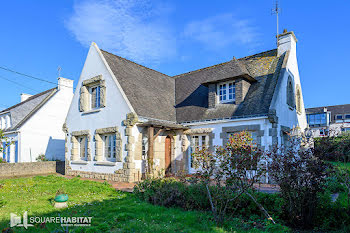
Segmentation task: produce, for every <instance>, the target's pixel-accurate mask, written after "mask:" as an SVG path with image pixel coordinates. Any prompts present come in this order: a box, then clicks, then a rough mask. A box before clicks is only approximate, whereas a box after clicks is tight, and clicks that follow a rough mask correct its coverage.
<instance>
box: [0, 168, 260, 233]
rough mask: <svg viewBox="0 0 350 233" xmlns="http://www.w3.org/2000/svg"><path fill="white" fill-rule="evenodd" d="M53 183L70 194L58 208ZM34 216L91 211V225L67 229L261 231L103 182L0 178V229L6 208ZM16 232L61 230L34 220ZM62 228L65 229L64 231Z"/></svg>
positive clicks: (6, 220)
mask: <svg viewBox="0 0 350 233" xmlns="http://www.w3.org/2000/svg"><path fill="white" fill-rule="evenodd" d="M58 189H63V190H65V191H66V193H68V195H69V201H68V206H69V207H68V208H66V209H63V210H57V209H55V208H54V207H53V198H54V196H55V194H56V192H57V190H58ZM24 211H28V216H29V217H33V216H39V217H58V216H60V217H70V216H76V217H92V224H91V226H90V227H76V226H75V227H69V229H68V231H69V232H227V231H229V232H230V231H232V232H233V231H236V232H263V231H261V230H259V229H255V228H251V227H247V226H246V225H244V224H242V222H241V221H240V220H238V219H236V221H232V222H230V223H229V225H225V226H224V227H223V228H219V227H216V226H215V224H214V222H213V221H212V219H211V217H210V215H209V214H208V213H203V212H196V211H184V210H180V209H174V208H165V207H160V206H153V205H151V204H148V203H146V202H141V201H139V200H138V199H136V197H134V195H133V194H129V193H123V192H119V191H115V190H114V189H113V188H112V187H111V186H110V185H109V184H108V183H98V182H94V181H86V180H84V181H83V180H80V179H79V178H73V179H67V178H64V177H60V176H55V175H51V176H36V177H30V178H17V179H5V180H0V230H2V229H4V228H7V227H9V221H10V213H16V214H17V215H20V216H22V215H23V212H24ZM13 230H14V231H15V232H65V230H67V229H66V228H62V227H61V226H60V224H55V223H47V224H44V225H38V224H37V225H35V226H34V227H28V230H25V229H24V228H23V227H14V228H13ZM68 231H66V232H68Z"/></svg>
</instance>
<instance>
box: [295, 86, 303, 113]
mask: <svg viewBox="0 0 350 233" xmlns="http://www.w3.org/2000/svg"><path fill="white" fill-rule="evenodd" d="M295 98H296V108H297V112H298V113H301V112H302V111H301V110H302V109H301V90H300V85H299V84H298V85H297V94H296V97H295Z"/></svg>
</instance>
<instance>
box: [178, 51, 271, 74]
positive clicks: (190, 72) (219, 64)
mask: <svg viewBox="0 0 350 233" xmlns="http://www.w3.org/2000/svg"><path fill="white" fill-rule="evenodd" d="M274 50H276V49H270V50H267V51H264V52H260V53H256V54H253V55H249V56H245V57H241V58H238V59H237V58H235V57H234V58H233V59H231V60H229V61H226V62H222V63H218V64H215V65H212V66H207V67H203V68H200V69H197V70H192V71H189V72H186V73H182V74H178V75H175V76H173V78H179V77H182V76H185V75H187V74H192V73H196V72H199V71H202V70H207V69H211V68H214V67H217V66H221V65H225V64H227V63H229V62H231V61H232V60H234V59H236V60H237V61H238V64H239V65H240V66H241V65H244V64H241V63H240V62H239V61H241V60H243V59H247V58H250V57H254V56H257V55H261V54H264V53H270V52H272V51H274ZM244 66H245V65H244ZM240 68H242V67H240ZM248 73H249V71H248Z"/></svg>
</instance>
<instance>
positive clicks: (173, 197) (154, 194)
mask: <svg viewBox="0 0 350 233" xmlns="http://www.w3.org/2000/svg"><path fill="white" fill-rule="evenodd" d="M209 188H210V191H211V193H215V192H218V191H216V190H215V189H217V188H218V187H217V186H210V187H209ZM221 188H222V189H224V187H221ZM220 192H222V191H220ZM134 193H135V195H136V196H137V197H138V198H140V199H141V200H143V201H147V202H150V203H152V204H154V205H161V206H166V207H180V208H182V209H185V210H201V211H211V206H210V202H209V199H208V195H207V189H206V185H205V184H204V183H195V184H188V183H183V182H180V181H177V180H175V179H174V178H163V179H160V178H155V179H149V180H145V181H143V182H141V183H139V184H138V185H136V186H135V188H134ZM254 196H255V197H256V199H257V200H258V202H259V203H261V204H262V205H264V206H267V207H268V211H270V212H271V213H273V216H274V217H276V219H281V215H282V211H281V205H282V203H283V199H282V198H281V197H280V196H279V194H267V193H259V192H256V193H254ZM226 214H227V217H240V218H243V219H246V220H249V219H251V218H257V219H259V220H260V221H263V219H264V216H263V215H262V213H261V211H260V210H259V209H258V208H257V206H256V204H255V202H254V201H252V199H251V198H250V197H249V196H248V195H246V194H242V195H241V196H240V197H238V198H237V199H235V200H234V201H233V202H230V203H229V205H228V206H227V211H226ZM255 220H256V219H255Z"/></svg>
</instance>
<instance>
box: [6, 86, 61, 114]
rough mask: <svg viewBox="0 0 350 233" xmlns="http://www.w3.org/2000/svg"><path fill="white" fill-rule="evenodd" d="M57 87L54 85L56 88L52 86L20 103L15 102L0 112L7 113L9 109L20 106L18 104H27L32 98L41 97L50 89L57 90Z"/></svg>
mask: <svg viewBox="0 0 350 233" xmlns="http://www.w3.org/2000/svg"><path fill="white" fill-rule="evenodd" d="M55 89H57V87H54V88H51V89H49V90H46V91H43V92H40V93H38V94H36V95H33V96H31V97H29V98H28V99H26V100H25V101H22V102H20V103H18V104H15V105H13V106H11V107H9V108H6V109H4V110H2V111H0V114H2V113H5V112H8V111H10V110H11V109H13V108H15V107H18V106H20V105H22V104H25V103H27V102H29V101H30V100H32V99H35V98H37V97H39V96H42V95H44V94H46V93H48V92H50V91H52V90H55Z"/></svg>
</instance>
